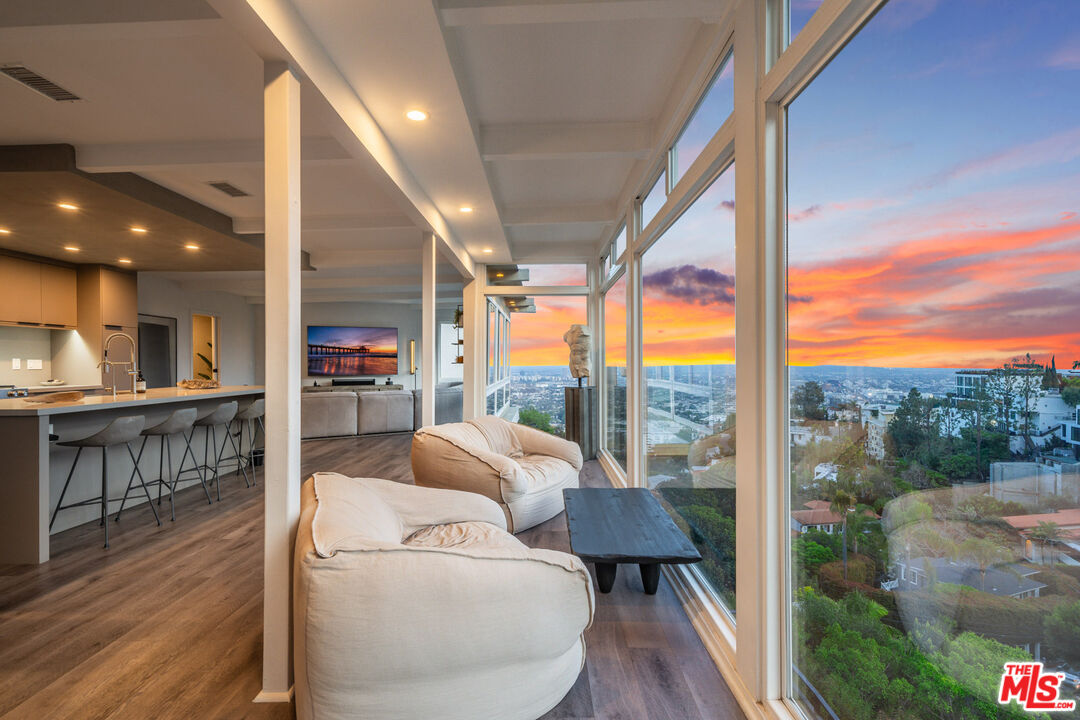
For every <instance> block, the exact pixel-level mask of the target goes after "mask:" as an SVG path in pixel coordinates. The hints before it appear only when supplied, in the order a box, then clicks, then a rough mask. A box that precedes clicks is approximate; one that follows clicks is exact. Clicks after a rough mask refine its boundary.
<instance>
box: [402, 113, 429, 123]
mask: <svg viewBox="0 0 1080 720" xmlns="http://www.w3.org/2000/svg"><path fill="white" fill-rule="evenodd" d="M405 117H407V118H409V119H410V120H413V121H415V122H423V121H424V120H427V113H426V112H424V111H423V110H410V111H409V112H407V113H405Z"/></svg>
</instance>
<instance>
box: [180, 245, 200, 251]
mask: <svg viewBox="0 0 1080 720" xmlns="http://www.w3.org/2000/svg"><path fill="white" fill-rule="evenodd" d="M184 249H185V250H198V249H199V246H198V245H196V244H195V243H187V244H186V245H184Z"/></svg>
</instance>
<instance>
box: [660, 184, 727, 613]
mask: <svg viewBox="0 0 1080 720" xmlns="http://www.w3.org/2000/svg"><path fill="white" fill-rule="evenodd" d="M734 195H735V170H734V168H730V169H728V170H727V171H726V172H724V174H723V175H721V176H720V177H719V178H718V179H717V180H716V181H714V182H713V184H712V185H711V186H710V187H709V188H708V189H707V190H706V191H705V193H704V194H703V195H702V196H701V197H700V198H698V199H697V200H696V201H695V202H694V204H693V205H691V206H690V208H689V209H687V211H686V212H685V213H684V214H683V215H682V216H681V217H680V218H679V219H678V220H676V221H675V224H674V225H672V227H671V228H670V229H669V230H668V231H667V232H666V233H664V235H663V236H662V237H661V238H660V240H659V241H657V243H656V244H655V245H653V246H652V247H651V248H650V249H649V251H648V252H647V253H646V254H645V255H644V257H643V258H642V285H643V289H644V298H643V301H642V302H643V307H642V322H643V326H644V327H643V331H644V355H643V360H644V364H645V389H646V395H647V407H646V409H645V413H646V423H645V424H646V428H645V432H646V437H645V446H646V448H647V457H646V472H647V479H648V486H649V487H650V488H652V489H653V490H654V491H655V492H656V494H657V495H658V497H659V498H660V499H661V500H662V502H663V503H664V505H665V506H666V507H667V509H668V511H669V512H670V513H671V514H672V515H673V517H674V518H675V520H676V522H677V523H678V525H679V527H680V528H682V529H683V531H684V532H686V534H687V536H688V537H690V539H691V540H692V541H693V542H694V544H695V545H697V547H698V548H699V549H700V551H701V554H702V557H703V558H704V561H703V562H702V563H701V564H700V565H699V566H698V567H699V569H700V570H701V571H702V572H703V574H704V576H705V578H706V579H707V580H708V582H709V584H710V585H711V586H712V587H713V589H714V590H715V591H716V592H717V594H718V595H719V596H720V598H721V599H722V600H723V602H724V603H725V604H726V605H727V607H728V608H729V609H730V610H731V611H732V612H733V613H734V610H735V214H734V213H733V212H731V210H730V209H729V208H730V207H731V205H732V198H733V197H734Z"/></svg>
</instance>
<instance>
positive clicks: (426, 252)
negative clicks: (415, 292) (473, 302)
mask: <svg viewBox="0 0 1080 720" xmlns="http://www.w3.org/2000/svg"><path fill="white" fill-rule="evenodd" d="M421 253H422V257H421V258H420V265H421V268H422V271H421V276H422V277H421V282H422V283H423V287H422V288H421V292H420V296H421V303H420V306H421V318H420V387H421V388H423V393H422V394H421V398H420V422H421V423H423V424H424V425H434V424H435V342H436V340H435V263H436V262H437V261H438V258H439V249H438V247H436V245H435V235H434V234H433V233H424V243H423V249H422V250H421Z"/></svg>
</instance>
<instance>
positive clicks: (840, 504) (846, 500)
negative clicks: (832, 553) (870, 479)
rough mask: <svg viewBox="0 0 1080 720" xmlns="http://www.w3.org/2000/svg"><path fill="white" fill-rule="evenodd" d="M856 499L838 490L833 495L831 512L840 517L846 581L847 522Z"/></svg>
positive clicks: (841, 545)
mask: <svg viewBox="0 0 1080 720" xmlns="http://www.w3.org/2000/svg"><path fill="white" fill-rule="evenodd" d="M854 506H855V497H854V496H853V495H852V494H851V493H849V492H848V491H847V490H843V489H837V491H836V493H835V494H834V495H833V499H832V502H831V503H830V504H829V510H831V511H832V512H833V513H835V514H837V515H839V516H840V527H841V532H842V536H841V540H840V547H841V549H842V551H843V557H844V579H845V580H847V520H848V513H849V512H851V511H852V510H854V509H855V507H854Z"/></svg>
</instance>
